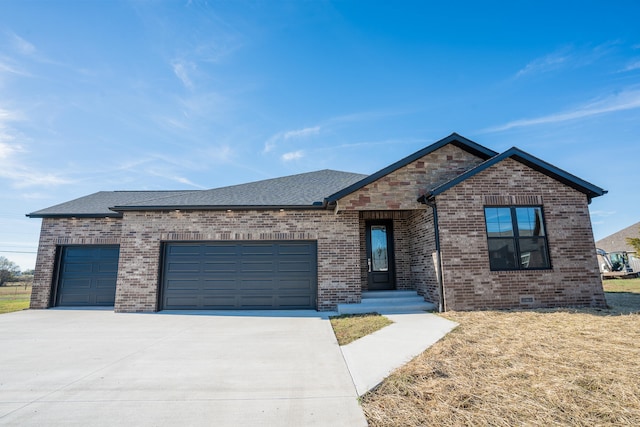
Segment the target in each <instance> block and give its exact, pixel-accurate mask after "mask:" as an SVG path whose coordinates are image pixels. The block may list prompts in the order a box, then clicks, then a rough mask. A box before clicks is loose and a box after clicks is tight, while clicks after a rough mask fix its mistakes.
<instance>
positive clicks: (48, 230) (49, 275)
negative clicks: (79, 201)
mask: <svg viewBox="0 0 640 427" xmlns="http://www.w3.org/2000/svg"><path fill="white" fill-rule="evenodd" d="M121 227H122V221H121V220H120V219H119V218H77V219H71V218H43V220H42V226H41V229H40V243H39V245H38V255H37V258H36V270H35V276H34V278H33V290H32V291H31V305H30V307H31V308H48V307H49V301H50V298H51V286H52V284H53V283H55V279H56V278H55V277H54V274H55V271H54V270H55V263H56V249H57V248H58V247H60V246H64V245H116V244H119V243H120V232H121Z"/></svg>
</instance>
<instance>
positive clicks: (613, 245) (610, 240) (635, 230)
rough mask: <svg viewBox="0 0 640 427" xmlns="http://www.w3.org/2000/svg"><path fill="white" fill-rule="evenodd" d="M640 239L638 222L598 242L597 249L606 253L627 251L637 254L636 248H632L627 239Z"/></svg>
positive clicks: (639, 224) (639, 223)
mask: <svg viewBox="0 0 640 427" xmlns="http://www.w3.org/2000/svg"><path fill="white" fill-rule="evenodd" d="M639 237H640V222H636V223H635V224H633V225H630V226H628V227H627V228H623V229H622V230H620V231H616V232H615V233H613V234H610V235H609V236H607V237H603V238H602V239H600V240H598V241H597V242H596V248H599V249H602V250H603V251H605V252H616V251H627V252H635V248H634V247H633V246H631V245H630V244H629V243H628V242H627V239H630V238H639Z"/></svg>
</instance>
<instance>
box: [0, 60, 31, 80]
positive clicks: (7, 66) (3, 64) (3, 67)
mask: <svg viewBox="0 0 640 427" xmlns="http://www.w3.org/2000/svg"><path fill="white" fill-rule="evenodd" d="M12 62H13V61H12V60H10V59H9V58H6V57H0V74H3V73H6V74H15V75H18V76H30V74H29V73H28V72H26V71H24V70H22V69H21V68H20V67H18V66H17V65H15V64H14V63H12Z"/></svg>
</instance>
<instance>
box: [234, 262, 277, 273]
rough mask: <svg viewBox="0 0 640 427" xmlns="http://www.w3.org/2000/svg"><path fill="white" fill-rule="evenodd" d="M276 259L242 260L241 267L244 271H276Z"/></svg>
mask: <svg viewBox="0 0 640 427" xmlns="http://www.w3.org/2000/svg"><path fill="white" fill-rule="evenodd" d="M274 267H275V266H274V261H273V260H268V261H242V265H241V266H240V268H241V269H242V272H244V273H249V274H250V273H268V274H271V273H273V272H274V271H275V268H274Z"/></svg>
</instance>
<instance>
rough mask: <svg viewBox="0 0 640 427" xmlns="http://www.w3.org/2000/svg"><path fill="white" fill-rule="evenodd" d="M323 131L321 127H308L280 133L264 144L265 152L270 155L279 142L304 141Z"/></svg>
mask: <svg viewBox="0 0 640 427" xmlns="http://www.w3.org/2000/svg"><path fill="white" fill-rule="evenodd" d="M320 131H321V127H320V126H313V127H306V128H302V129H294V130H289V131H284V132H278V133H277V134H275V135H273V136H271V137H270V138H269V139H267V141H266V142H265V144H264V152H265V153H268V152H269V151H272V150H273V149H274V148H275V147H276V145H277V144H278V142H281V141H287V140H291V139H302V138H308V137H310V136H312V135H318V134H319V133H320Z"/></svg>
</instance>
